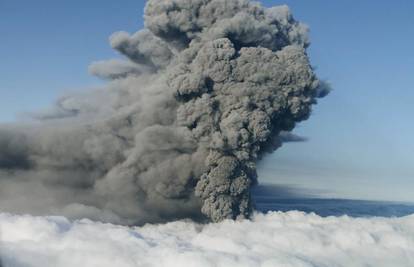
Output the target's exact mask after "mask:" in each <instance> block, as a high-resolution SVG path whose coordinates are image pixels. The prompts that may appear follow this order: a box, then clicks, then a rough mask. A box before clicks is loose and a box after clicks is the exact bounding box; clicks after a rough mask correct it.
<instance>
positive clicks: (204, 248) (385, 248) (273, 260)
mask: <svg viewBox="0 0 414 267" xmlns="http://www.w3.org/2000/svg"><path fill="white" fill-rule="evenodd" d="M0 227H1V228H0V229H1V240H2V242H1V254H2V258H3V265H4V266H5V267H23V266H24V267H48V266H53V267H73V266H76V267H83V266H87V267H106V266H108V267H109V266H110V267H113V266H116V267H132V266H142V267H144V266H145V267H150V266H157V267H162V266H172V267H174V266H177V267H185V266H200V267H204V266H206V267H207V266H208V267H210V266H211V267H213V266H214V267H221V266H223V267H229V266H243V267H248V266H254V267H256V266H263V267H277V266H283V267H290V266H300V267H305V266H306V267H311V266H320V267H339V266H355V267H358V266H375V267H380V266H393V267H394V266H399V267H404V266H407V267H408V266H414V215H411V216H407V217H402V218H351V217H347V216H343V217H327V218H322V217H319V216H317V215H315V214H306V213H302V212H297V211H291V212H287V213H281V212H273V213H269V214H267V215H263V214H256V215H255V216H254V219H253V221H247V220H245V221H239V222H233V221H224V222H222V223H217V224H208V225H199V224H195V223H192V222H184V221H179V222H172V223H167V224H162V225H146V226H143V227H135V228H130V227H125V226H117V225H111V224H103V223H98V222H92V221H89V220H80V221H76V222H70V221H68V220H67V219H65V218H63V217H32V216H17V215H10V214H0Z"/></svg>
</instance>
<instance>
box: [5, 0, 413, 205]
mask: <svg viewBox="0 0 414 267" xmlns="http://www.w3.org/2000/svg"><path fill="white" fill-rule="evenodd" d="M262 2H264V3H265V5H266V6H271V5H275V4H282V3H286V4H288V5H289V6H290V7H291V9H292V11H293V13H294V15H295V17H296V18H297V19H299V20H301V21H303V22H306V23H307V24H308V25H309V26H310V27H311V41H312V45H311V48H310V50H309V54H310V56H311V60H312V63H313V64H314V65H315V67H316V68H317V72H318V74H319V75H320V77H321V78H324V79H327V80H329V81H330V82H331V84H332V86H333V87H334V91H333V92H332V93H331V95H329V96H328V97H327V98H325V99H322V100H321V101H320V104H319V105H318V106H316V107H315V109H314V114H313V116H312V117H311V119H310V120H309V121H307V122H305V123H303V124H301V125H299V127H298V128H297V129H296V131H295V132H296V133H298V134H300V135H303V136H307V137H308V138H309V141H308V142H304V143H296V144H287V145H285V146H284V147H283V148H282V149H280V150H278V151H277V152H276V153H274V154H272V155H270V156H268V157H266V158H265V160H264V161H263V162H262V163H261V164H260V172H259V174H260V177H259V179H260V181H265V182H272V183H279V184H288V185H297V186H300V187H303V188H310V189H315V190H316V191H317V192H321V193H322V194H323V195H324V196H333V197H347V198H364V199H383V200H404V201H414V194H413V191H414V141H413V137H412V136H413V133H414V124H413V123H412V121H413V119H412V117H413V115H414V105H413V102H414V90H413V89H414V88H413V84H414V49H413V48H414V1H412V0H395V1H382V0H377V1H374V0H366V1H360V0H350V1H326V0H312V1H309V0H301V1H299V0H296V1H294V0H290V1H289V0H286V1H262ZM143 6H144V1H137V0H125V1H98V0H90V1H87V0H84V1H80V0H73V1H55V0H38V1H28V0H26V1H23V0H0V96H1V97H0V121H2V122H10V121H13V120H16V114H22V113H24V112H25V111H33V110H37V109H40V108H44V107H47V105H50V104H51V103H52V102H53V101H54V99H56V97H57V96H59V95H61V94H63V93H65V92H68V91H73V90H77V91H79V90H87V88H91V87H93V86H96V85H98V84H100V83H101V82H100V81H99V80H98V79H96V78H93V77H91V76H89V75H88V73H87V66H88V65H89V63H90V62H92V61H95V60H102V59H107V58H113V57H114V56H117V55H116V54H115V52H113V51H112V50H111V48H110V47H109V44H108V37H109V35H110V34H111V33H113V32H115V31H118V30H126V31H130V32H133V31H136V30H137V29H139V28H141V27H142V25H143V21H142V18H141V16H142V9H143Z"/></svg>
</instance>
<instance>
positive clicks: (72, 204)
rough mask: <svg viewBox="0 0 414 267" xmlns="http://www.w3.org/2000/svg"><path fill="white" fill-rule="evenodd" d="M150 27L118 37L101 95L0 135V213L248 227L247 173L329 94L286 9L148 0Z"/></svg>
mask: <svg viewBox="0 0 414 267" xmlns="http://www.w3.org/2000/svg"><path fill="white" fill-rule="evenodd" d="M145 26H146V29H144V30H142V31H139V32H137V33H135V34H132V35H130V34H128V33H125V32H119V33H115V34H114V35H113V36H112V37H111V38H110V39H111V45H112V47H113V48H114V49H116V50H117V51H119V52H120V53H121V54H123V55H124V56H125V57H126V59H127V60H126V61H119V60H110V61H102V62H97V63H94V64H93V65H92V66H91V67H90V72H91V73H93V74H95V75H97V76H99V77H102V78H104V79H109V80H110V82H109V84H108V86H106V87H105V88H102V89H99V90H96V91H94V92H92V93H88V94H80V95H72V96H66V97H64V98H62V99H60V100H59V101H58V102H57V105H56V106H55V107H54V108H52V109H50V110H46V111H42V112H39V113H36V114H35V115H34V117H35V120H34V121H33V122H32V123H30V125H18V126H10V125H9V126H3V127H2V128H1V129H0V168H1V171H0V201H1V203H0V208H1V210H6V211H13V212H31V213H35V214H44V213H49V214H50V213H56V214H64V215H66V216H69V217H71V218H79V217H85V216H86V217H89V218H92V219H100V220H104V221H110V222H116V223H125V224H139V223H144V222H155V221H165V220H170V219H175V218H183V217H191V218H203V216H207V217H208V218H210V219H211V220H213V221H220V220H222V219H225V218H233V219H235V218H242V217H248V216H249V215H250V213H251V211H252V201H251V198H250V188H251V187H252V186H253V185H255V184H256V182H257V181H256V162H257V160H259V159H260V157H261V156H262V155H263V154H264V153H266V152H271V151H273V150H275V149H276V148H278V147H279V146H280V145H281V143H282V142H283V141H300V140H299V139H300V138H299V139H296V140H295V138H296V137H295V136H293V135H289V133H287V132H289V131H291V130H292V129H293V128H294V126H295V124H296V123H297V122H299V121H302V120H305V119H307V118H308V117H309V115H310V113H311V106H312V105H313V104H315V103H316V98H318V97H322V96H324V95H326V94H327V92H328V87H327V85H326V84H324V83H321V82H320V81H319V80H318V79H317V77H316V76H315V74H314V72H313V70H312V67H311V65H310V64H309V60H308V57H307V54H306V51H305V49H306V47H307V46H308V39H307V28H306V27H305V26H304V25H303V24H300V23H298V22H297V21H295V20H294V19H293V17H292V16H291V14H290V13H289V9H288V8H287V7H286V6H280V7H273V8H263V7H261V6H260V5H259V4H257V3H252V2H249V1H247V0H149V1H148V2H147V6H146V9H145Z"/></svg>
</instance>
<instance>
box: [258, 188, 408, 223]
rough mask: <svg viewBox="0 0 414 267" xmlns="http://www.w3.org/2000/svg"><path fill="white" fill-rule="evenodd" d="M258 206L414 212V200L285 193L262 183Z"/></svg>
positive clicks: (330, 212)
mask: <svg viewBox="0 0 414 267" xmlns="http://www.w3.org/2000/svg"><path fill="white" fill-rule="evenodd" d="M253 199H254V201H255V205H256V210H258V211H261V212H268V211H283V212H286V211H290V210H299V211H304V212H307V213H310V212H314V213H316V214H318V215H320V216H323V217H326V216H341V215H348V216H352V217H373V216H375V217H402V216H406V215H410V214H414V204H413V203H402V202H387V201H367V200H352V199H329V198H316V197H298V196H292V195H286V194H283V193H282V194H281V193H280V190H279V189H278V190H274V189H272V188H269V187H267V188H266V187H259V188H256V190H254V191H253Z"/></svg>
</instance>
